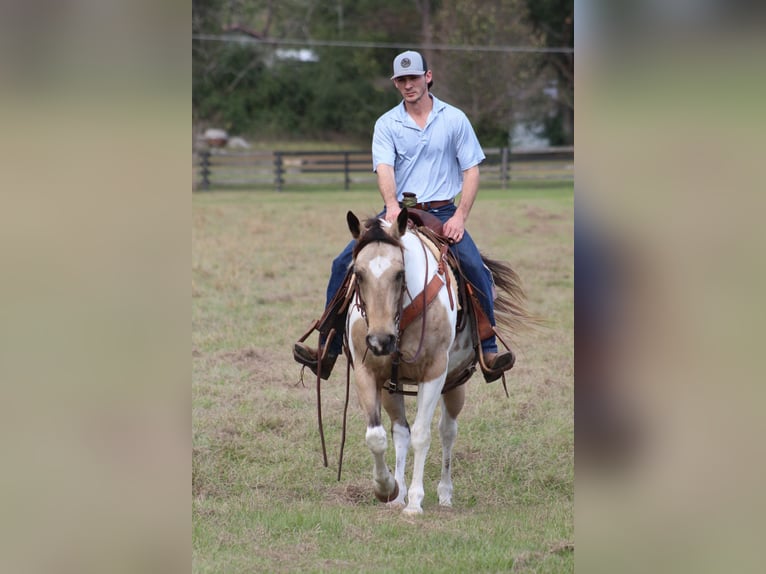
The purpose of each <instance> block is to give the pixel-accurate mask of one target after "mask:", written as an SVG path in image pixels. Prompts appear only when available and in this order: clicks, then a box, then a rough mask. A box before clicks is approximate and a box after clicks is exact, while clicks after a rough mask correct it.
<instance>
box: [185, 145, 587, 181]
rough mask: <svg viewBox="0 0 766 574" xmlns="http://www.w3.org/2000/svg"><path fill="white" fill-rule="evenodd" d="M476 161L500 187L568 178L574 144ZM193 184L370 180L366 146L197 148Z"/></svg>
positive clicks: (496, 151)
mask: <svg viewBox="0 0 766 574" xmlns="http://www.w3.org/2000/svg"><path fill="white" fill-rule="evenodd" d="M484 153H485V155H486V156H487V159H485V160H484V162H483V163H482V164H481V180H482V183H484V184H486V183H490V184H491V183H494V184H499V185H500V186H502V187H503V188H504V189H505V188H506V187H507V186H508V185H509V184H510V182H512V181H539V180H558V181H571V180H573V179H574V148H572V147H561V148H548V149H544V150H514V151H510V150H509V149H508V148H487V149H485V150H484ZM194 170H195V173H196V176H197V179H196V182H195V188H196V189H199V190H211V189H225V188H231V187H239V188H273V189H275V190H276V191H282V190H283V189H284V188H285V186H288V185H290V186H292V185H295V186H310V185H323V184H324V185H338V186H341V185H342V186H343V189H351V186H352V185H354V184H375V181H376V180H375V174H374V173H373V171H372V155H371V153H370V152H369V151H354V150H349V151H262V152H257V151H256V152H232V151H228V150H219V149H202V150H200V151H198V152H197V154H196V156H195V158H194Z"/></svg>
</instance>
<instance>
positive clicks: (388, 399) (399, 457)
mask: <svg viewBox="0 0 766 574" xmlns="http://www.w3.org/2000/svg"><path fill="white" fill-rule="evenodd" d="M381 396H382V402H383V407H384V408H385V409H386V412H387V413H388V416H389V418H390V419H391V436H393V439H394V449H395V450H396V467H395V468H394V478H395V479H396V484H397V485H398V486H399V496H397V497H396V499H395V500H392V501H391V503H390V504H396V505H401V506H404V498H405V497H406V496H407V483H406V482H405V481H404V469H405V467H406V466H407V450H409V448H410V425H409V424H407V415H406V412H405V408H404V395H400V394H391V393H389V392H388V391H385V390H384V391H382V394H381Z"/></svg>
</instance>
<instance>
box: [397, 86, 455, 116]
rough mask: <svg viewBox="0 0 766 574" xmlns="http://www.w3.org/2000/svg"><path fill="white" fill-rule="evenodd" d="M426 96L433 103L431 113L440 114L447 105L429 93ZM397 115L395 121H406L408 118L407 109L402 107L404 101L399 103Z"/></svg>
mask: <svg viewBox="0 0 766 574" xmlns="http://www.w3.org/2000/svg"><path fill="white" fill-rule="evenodd" d="M428 95H429V96H430V97H431V100H432V101H433V105H434V106H433V109H432V110H431V111H432V112H433V113H439V112H441V111H442V110H443V109H444V108H445V107H447V104H446V103H444V102H443V101H441V100H440V99H439V98H437V97H436V96H434V95H433V94H432V93H431V92H429V93H428ZM397 109H398V114H397V117H396V119H397V120H398V121H400V122H405V121H407V118H409V117H410V116H409V114H408V113H407V108H405V107H404V100H402V101H401V103H400V104H399V106H398V108H397Z"/></svg>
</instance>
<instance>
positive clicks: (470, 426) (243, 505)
mask: <svg viewBox="0 0 766 574" xmlns="http://www.w3.org/2000/svg"><path fill="white" fill-rule="evenodd" d="M192 206H193V230H192V266H193V275H192V361H193V427H192V431H193V445H194V452H193V466H192V494H193V499H192V512H193V530H192V543H193V571H194V572H199V573H204V572H226V573H236V572H304V571H305V572H338V571H340V572H464V571H475V572H505V571H513V572H571V571H572V570H573V558H574V557H573V551H572V548H573V540H574V534H573V482H574V479H573V477H574V472H573V423H572V408H573V407H572V403H573V401H572V394H573V364H574V360H573V349H572V347H573V333H572V325H573V307H572V280H573V267H572V229H573V222H572V207H573V201H572V187H571V184H559V185H558V186H553V185H549V186H539V187H534V188H531V187H523V188H522V187H519V188H516V187H514V188H513V189H511V190H506V191H503V190H499V189H483V190H482V191H481V192H480V195H479V199H478V200H477V202H476V204H475V206H474V209H473V213H472V215H471V218H470V219H469V221H468V229H469V231H470V232H471V234H472V235H473V236H474V238H475V240H476V242H477V243H478V244H479V246H480V247H481V248H482V250H483V251H485V252H486V253H487V254H489V255H491V256H493V257H494V258H498V259H503V260H505V261H508V262H509V263H510V264H511V265H513V266H514V268H515V269H516V270H517V271H518V272H519V274H520V275H521V277H522V280H523V282H524V284H525V287H526V290H527V293H528V296H529V307H530V309H531V310H532V311H533V312H534V313H536V314H538V315H542V316H544V317H545V318H546V319H548V321H549V327H548V328H546V329H539V330H535V331H531V332H528V333H522V334H517V335H515V336H514V337H512V339H513V341H514V349H515V351H516V353H517V357H518V362H517V366H516V367H515V368H514V369H513V371H511V373H510V377H509V381H508V387H509V392H510V394H511V398H510V399H506V398H505V395H504V393H503V390H502V387H501V386H500V384H499V383H493V384H492V385H487V384H485V383H484V381H483V379H481V378H480V377H479V376H474V378H473V379H472V380H471V381H469V382H468V383H467V385H468V387H467V395H468V398H467V403H466V407H465V409H464V411H463V413H462V414H461V416H460V419H459V424H460V430H459V434H458V439H457V443H456V446H455V453H454V468H453V481H454V483H455V492H454V496H453V505H454V506H453V508H452V509H451V510H445V509H441V508H439V506H438V504H437V499H436V492H435V491H436V483H437V482H438V479H439V466H440V456H441V452H440V451H441V448H440V445H439V440H438V432H437V430H436V424H437V421H438V414H437V416H436V417H435V418H434V422H433V427H432V444H431V450H430V452H429V455H428V460H427V462H426V475H425V476H426V480H425V487H426V497H425V500H424V504H423V507H424V511H425V513H424V514H423V515H422V516H419V517H415V518H408V517H405V516H404V515H403V514H402V513H401V512H400V511H398V510H392V509H388V508H386V507H385V506H382V505H380V504H379V503H378V502H377V501H376V500H375V498H374V496H373V493H372V488H371V473H372V461H371V456H370V454H369V451H368V450H367V447H366V446H365V444H364V426H365V425H364V422H363V419H362V417H361V416H360V413H359V410H358V406H357V404H356V398H355V396H354V395H353V384H352V396H351V401H350V405H349V418H348V436H347V442H346V449H345V456H344V461H343V474H342V478H341V481H340V482H338V481H337V480H336V474H337V464H338V461H337V457H338V453H339V445H340V436H341V424H342V411H343V401H344V396H345V361H344V360H343V359H341V360H340V361H339V362H338V365H337V366H336V369H335V372H334V373H333V376H332V377H331V379H330V380H329V381H327V382H324V383H323V387H322V407H323V414H324V423H325V436H326V439H327V447H328V457H329V459H330V466H329V468H324V467H323V465H322V459H321V449H320V442H319V435H318V431H317V422H316V400H315V389H314V387H313V383H314V381H313V379H312V378H311V376H310V375H311V374H310V373H308V374H307V376H306V378H305V386H304V385H303V384H301V382H300V369H299V367H298V366H297V365H296V364H295V363H294V361H293V360H292V353H291V348H292V344H293V342H294V341H295V340H297V339H298V337H300V336H301V335H302V334H303V332H304V331H305V329H306V328H307V326H308V325H309V323H310V322H311V321H312V320H314V319H316V318H317V317H318V315H319V314H320V313H321V310H322V306H323V302H324V291H325V287H326V282H327V276H328V273H329V266H330V262H331V261H332V259H333V257H334V256H335V255H336V254H337V253H338V252H339V251H340V249H341V248H342V247H343V246H344V245H345V243H346V242H347V241H348V240H349V239H350V234H349V232H348V229H347V228H346V224H345V212H346V210H348V209H351V210H353V211H354V212H355V213H356V214H357V215H359V216H366V215H371V214H374V213H375V212H377V211H378V210H379V209H380V207H381V202H380V197H379V195H378V193H377V191H375V190H374V189H373V188H369V189H365V190H355V191H349V192H344V191H330V190H311V191H300V192H296V191H286V192H282V193H276V192H241V191H238V192H212V193H196V194H194V196H193V198H192ZM311 341H313V339H312V340H311ZM413 403H414V401H413V400H411V399H408V410H409V416H410V422H412V419H413V416H414V404H413ZM385 424H386V426H388V421H387V420H386V422H385ZM388 454H389V457H388V459H389V464H391V465H393V448H392V446H390V447H389V453H388ZM408 463H409V468H408V470H407V473H406V475H407V479H408V480H409V478H410V475H411V464H412V456H411V453H410V457H409V461H408Z"/></svg>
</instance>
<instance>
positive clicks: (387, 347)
mask: <svg viewBox="0 0 766 574" xmlns="http://www.w3.org/2000/svg"><path fill="white" fill-rule="evenodd" d="M367 347H368V348H369V349H370V351H372V354H373V355H377V356H381V355H390V354H391V353H393V352H394V351H395V350H396V336H395V335H391V334H385V335H384V334H380V335H378V334H374V333H371V334H369V335H367Z"/></svg>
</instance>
